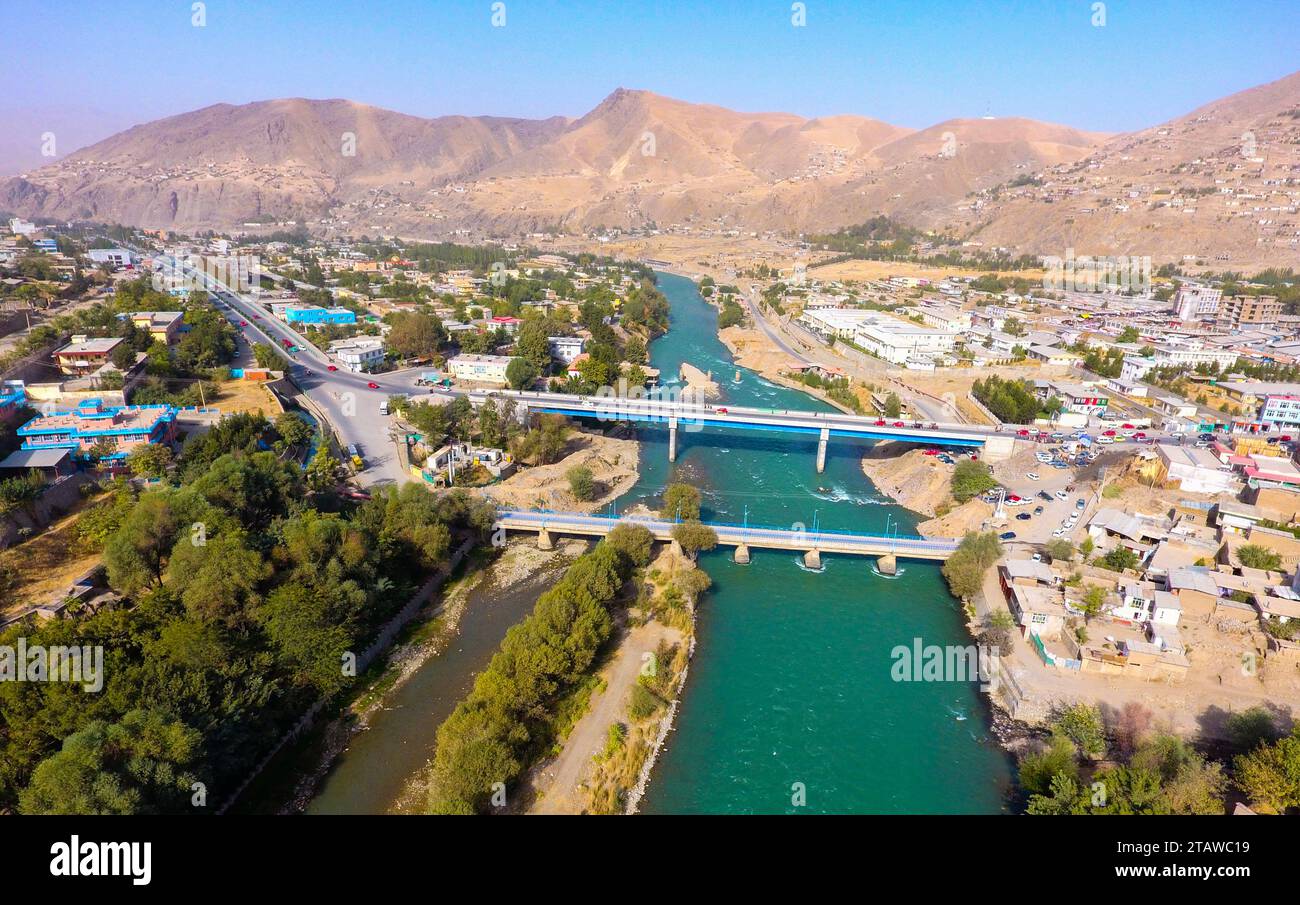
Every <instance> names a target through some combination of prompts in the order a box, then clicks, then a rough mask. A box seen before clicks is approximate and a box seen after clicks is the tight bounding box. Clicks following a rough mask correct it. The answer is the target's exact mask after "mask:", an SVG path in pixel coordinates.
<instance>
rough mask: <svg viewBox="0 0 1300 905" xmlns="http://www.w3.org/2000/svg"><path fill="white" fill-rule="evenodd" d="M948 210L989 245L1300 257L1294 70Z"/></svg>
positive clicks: (1252, 261) (1242, 259)
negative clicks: (1028, 181) (1030, 179)
mask: <svg viewBox="0 0 1300 905" xmlns="http://www.w3.org/2000/svg"><path fill="white" fill-rule="evenodd" d="M1037 181H1038V183H1040V184H1026V185H1021V186H1003V187H1001V188H1000V189H998V190H994V191H988V192H985V193H982V194H981V195H980V196H979V197H978V198H977V199H976V200H975V201H974V203H973V204H969V205H966V206H965V208H964V209H962V210H955V211H954V212H953V214H952V216H951V217H950V221H951V222H952V223H954V224H955V225H956V226H957V227H958V229H959V230H960V231H962V232H963V234H970V235H973V236H974V237H975V239H977V240H979V241H982V242H983V243H984V244H985V245H989V246H1006V247H1008V248H1011V249H1014V250H1016V251H1031V252H1035V253H1040V254H1061V255H1063V254H1064V253H1065V251H1066V249H1069V248H1073V249H1075V250H1076V253H1078V254H1126V255H1138V256H1143V255H1149V256H1151V257H1152V258H1153V259H1155V260H1183V259H1191V258H1195V259H1197V260H1200V261H1204V262H1205V263H1206V264H1207V265H1211V266H1213V265H1215V264H1216V262H1217V263H1218V264H1223V263H1224V262H1231V263H1232V264H1233V265H1234V267H1243V266H1249V265H1261V266H1262V265H1272V264H1280V265H1289V266H1294V265H1295V264H1296V262H1297V261H1300V216H1297V214H1298V212H1300V73H1294V74H1292V75H1290V76H1287V77H1286V78H1283V79H1280V80H1278V81H1276V82H1270V83H1269V84H1267V85H1261V86H1259V87H1256V88H1251V89H1248V90H1246V91H1242V92H1239V93H1237V94H1233V95H1230V96H1229V97H1226V98H1223V99H1221V100H1218V101H1215V102H1213V103H1211V104H1207V105H1205V106H1203V107H1200V108H1198V109H1196V110H1193V111H1192V112H1191V113H1189V114H1187V115H1186V116H1182V117H1179V118H1178V119H1175V120H1172V121H1170V122H1167V123H1164V124H1162V125H1159V126H1155V127H1153V128H1150V129H1145V130H1143V131H1141V132H1134V133H1131V134H1128V135H1120V136H1116V137H1115V138H1113V139H1111V140H1110V141H1108V142H1107V143H1106V144H1104V145H1103V146H1102V147H1101V148H1100V149H1098V150H1097V151H1096V152H1095V153H1093V154H1090V155H1088V156H1087V157H1085V158H1084V159H1082V160H1078V161H1075V162H1069V161H1063V162H1061V163H1060V164H1058V165H1057V166H1053V167H1049V168H1048V169H1047V170H1046V171H1045V172H1043V173H1041V174H1039V179H1038V180H1037Z"/></svg>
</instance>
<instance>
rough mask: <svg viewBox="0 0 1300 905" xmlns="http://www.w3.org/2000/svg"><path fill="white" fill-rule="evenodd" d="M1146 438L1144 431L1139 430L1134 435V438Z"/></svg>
mask: <svg viewBox="0 0 1300 905" xmlns="http://www.w3.org/2000/svg"><path fill="white" fill-rule="evenodd" d="M1146 438H1147V435H1146V434H1144V433H1143V432H1142V431H1138V432H1137V433H1136V434H1134V435H1133V439H1134V440H1145V439H1146Z"/></svg>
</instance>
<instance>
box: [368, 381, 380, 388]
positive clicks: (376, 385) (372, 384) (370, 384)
mask: <svg viewBox="0 0 1300 905" xmlns="http://www.w3.org/2000/svg"><path fill="white" fill-rule="evenodd" d="M366 386H368V387H370V389H372V390H377V389H379V384H377V383H375V382H374V381H373V380H372V381H370V382H369V383H368V384H366Z"/></svg>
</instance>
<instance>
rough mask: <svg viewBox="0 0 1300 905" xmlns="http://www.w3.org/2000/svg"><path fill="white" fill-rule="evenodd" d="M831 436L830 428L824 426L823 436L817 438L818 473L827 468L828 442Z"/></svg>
mask: <svg viewBox="0 0 1300 905" xmlns="http://www.w3.org/2000/svg"><path fill="white" fill-rule="evenodd" d="M830 438H831V431H830V428H827V427H823V428H822V432H821V436H820V438H819V439H818V440H817V473H818V474H821V473H822V472H823V471H825V470H826V443H827V442H828V441H829V440H830Z"/></svg>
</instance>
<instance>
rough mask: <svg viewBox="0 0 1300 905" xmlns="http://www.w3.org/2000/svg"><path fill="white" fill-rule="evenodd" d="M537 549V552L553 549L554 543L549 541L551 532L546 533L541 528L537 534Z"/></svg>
mask: <svg viewBox="0 0 1300 905" xmlns="http://www.w3.org/2000/svg"><path fill="white" fill-rule="evenodd" d="M537 549H538V550H554V549H555V541H554V540H552V539H551V532H549V531H547V530H546V529H545V528H542V529H541V530H540V531H538V532H537Z"/></svg>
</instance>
